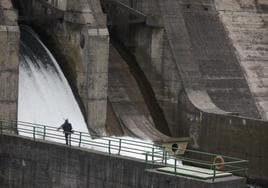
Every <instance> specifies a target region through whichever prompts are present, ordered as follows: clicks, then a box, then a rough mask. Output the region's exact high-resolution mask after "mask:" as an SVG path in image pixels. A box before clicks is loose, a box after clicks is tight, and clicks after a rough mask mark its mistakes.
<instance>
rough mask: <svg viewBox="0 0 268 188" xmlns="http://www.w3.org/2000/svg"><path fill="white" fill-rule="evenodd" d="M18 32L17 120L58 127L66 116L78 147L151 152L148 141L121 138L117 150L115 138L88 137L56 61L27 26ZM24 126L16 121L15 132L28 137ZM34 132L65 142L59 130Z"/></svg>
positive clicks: (141, 156) (138, 153)
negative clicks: (17, 131) (19, 34)
mask: <svg viewBox="0 0 268 188" xmlns="http://www.w3.org/2000/svg"><path fill="white" fill-rule="evenodd" d="M21 31H22V32H21V38H22V41H21V46H20V47H21V48H20V66H19V101H18V121H21V122H31V123H33V124H41V125H48V126H50V127H54V128H58V127H59V126H60V125H61V124H62V123H63V122H64V120H65V119H66V118H68V119H69V122H71V123H72V126H73V129H74V130H75V133H74V134H72V139H76V140H79V139H80V138H81V139H82V140H84V141H85V142H84V143H81V146H82V147H86V148H89V149H94V150H98V151H103V152H111V153H112V154H119V152H120V155H124V156H129V157H134V158H139V159H145V154H144V152H151V151H152V142H151V141H142V140H140V139H137V138H130V137H121V139H122V142H121V144H120V146H121V147H122V150H120V149H119V148H120V146H119V142H118V141H119V139H118V138H113V137H110V138H103V139H94V140H92V139H91V137H90V135H89V134H88V133H89V131H88V128H87V125H86V123H85V121H84V118H83V116H82V113H81V111H80V108H79V106H78V104H77V102H76V100H75V97H74V96H73V93H72V90H71V88H70V86H69V84H68V82H67V80H66V78H65V77H64V75H63V73H62V71H61V69H60V68H59V66H58V64H57V62H56V60H55V59H54V57H53V56H52V54H51V53H50V52H49V50H48V49H47V48H46V47H45V45H44V44H43V43H42V42H41V41H40V39H39V38H38V36H37V35H36V34H35V33H34V32H33V31H32V30H31V29H30V28H29V27H25V26H22V27H21ZM25 125H26V126H25ZM27 125H29V124H27V123H26V124H24V123H21V124H18V128H19V129H20V130H24V131H19V134H20V135H23V136H29V137H32V136H33V133H32V127H27ZM30 125H31V124H30ZM35 131H36V132H37V134H36V136H35V137H36V138H42V139H44V138H45V140H50V141H53V142H60V143H65V140H64V136H63V134H62V132H61V131H56V129H51V128H47V129H46V130H44V127H43V126H38V125H36V130H35ZM79 132H83V133H79ZM44 133H46V136H45V137H44ZM49 135H53V136H54V137H51V136H49ZM109 140H110V141H109ZM109 142H110V144H111V148H110V149H109V148H108V145H109ZM89 143H93V145H91V144H89ZM72 145H76V146H77V145H79V142H72ZM158 151H160V150H158ZM133 152H135V153H133ZM149 157H150V156H149ZM149 160H150V159H149ZM168 163H169V164H174V160H169V161H168ZM178 163H179V164H178V165H180V164H181V162H178Z"/></svg>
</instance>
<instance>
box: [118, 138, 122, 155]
mask: <svg viewBox="0 0 268 188" xmlns="http://www.w3.org/2000/svg"><path fill="white" fill-rule="evenodd" d="M121 143H122V140H121V139H119V149H118V155H120V152H121Z"/></svg>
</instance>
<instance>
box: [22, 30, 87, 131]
mask: <svg viewBox="0 0 268 188" xmlns="http://www.w3.org/2000/svg"><path fill="white" fill-rule="evenodd" d="M66 118H68V119H69V121H70V122H71V123H72V125H73V128H74V130H76V131H82V132H88V129H87V126H86V123H85V121H84V118H83V116H82V114H81V111H80V109H79V107H78V104H77V102H76V100H75V98H74V96H73V93H72V90H71V89H70V86H69V84H68V82H67V80H66V79H65V77H64V75H63V73H62V72H61V70H60V68H59V66H58V64H57V62H56V60H55V59H54V58H53V56H52V54H51V53H50V52H49V50H48V49H47V48H46V47H45V46H44V44H43V43H42V42H41V41H40V39H39V38H38V36H37V35H36V34H35V33H34V32H33V31H32V30H31V29H30V28H29V27H26V26H22V27H21V45H20V66H19V101H18V120H19V121H25V122H32V123H38V124H45V125H49V126H53V127H59V126H60V125H61V124H62V123H63V122H64V119H66Z"/></svg>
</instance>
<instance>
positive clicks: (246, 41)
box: [215, 0, 268, 120]
mask: <svg viewBox="0 0 268 188" xmlns="http://www.w3.org/2000/svg"><path fill="white" fill-rule="evenodd" d="M215 3H216V8H217V10H218V11H219V14H220V17H221V19H222V21H223V23H224V25H225V27H226V30H227V31H228V33H229V37H230V38H231V39H232V42H233V45H234V47H235V50H236V52H237V56H238V57H239V60H240V64H241V66H242V67H243V70H244V73H245V75H246V78H247V81H248V85H249V87H250V90H251V92H252V94H253V96H254V98H255V100H256V103H257V105H258V108H259V111H260V112H261V116H262V119H264V120H268V64H267V63H268V55H267V52H268V25H267V23H268V2H267V1H265V0H260V1H254V0H249V1H241V0H234V1H224V0H216V1H215Z"/></svg>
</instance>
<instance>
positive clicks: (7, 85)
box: [0, 25, 19, 120]
mask: <svg viewBox="0 0 268 188" xmlns="http://www.w3.org/2000/svg"><path fill="white" fill-rule="evenodd" d="M18 71H19V28H18V26H3V25H2V26H0V119H5V120H17V107H18V76H19V74H18Z"/></svg>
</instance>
